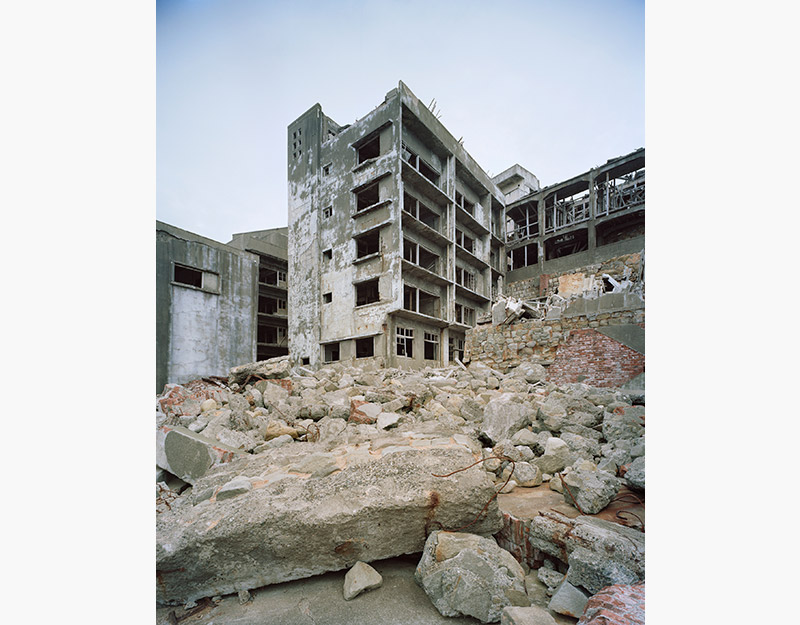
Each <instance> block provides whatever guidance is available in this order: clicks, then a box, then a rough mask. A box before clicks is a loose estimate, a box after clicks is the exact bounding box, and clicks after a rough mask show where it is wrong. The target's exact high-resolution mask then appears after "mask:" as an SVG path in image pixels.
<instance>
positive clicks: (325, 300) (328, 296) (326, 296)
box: [322, 293, 333, 304]
mask: <svg viewBox="0 0 800 625" xmlns="http://www.w3.org/2000/svg"><path fill="white" fill-rule="evenodd" d="M332 301H333V293H323V294H322V302H323V303H325V304H330V303H331V302H332Z"/></svg>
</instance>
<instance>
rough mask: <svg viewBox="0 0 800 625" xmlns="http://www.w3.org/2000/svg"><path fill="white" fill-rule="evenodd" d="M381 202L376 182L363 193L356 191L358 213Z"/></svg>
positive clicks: (363, 190)
mask: <svg viewBox="0 0 800 625" xmlns="http://www.w3.org/2000/svg"><path fill="white" fill-rule="evenodd" d="M379 201H380V193H379V189H378V183H377V182H375V183H373V184H371V185H369V186H368V187H366V188H364V189H362V190H361V191H356V212H358V211H362V210H364V209H365V208H369V207H370V206H372V205H373V204H377V203H378V202H379Z"/></svg>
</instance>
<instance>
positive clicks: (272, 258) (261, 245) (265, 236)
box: [228, 228, 289, 364]
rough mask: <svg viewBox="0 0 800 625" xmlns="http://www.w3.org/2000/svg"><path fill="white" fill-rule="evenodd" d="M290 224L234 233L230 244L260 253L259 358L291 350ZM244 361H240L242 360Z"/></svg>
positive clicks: (257, 353)
mask: <svg viewBox="0 0 800 625" xmlns="http://www.w3.org/2000/svg"><path fill="white" fill-rule="evenodd" d="M286 233H287V228H273V229H271V230H258V231H255V232H243V233H240V234H234V235H233V238H232V239H231V240H230V241H229V242H228V245H230V246H233V247H236V248H238V249H240V250H245V251H248V252H251V253H253V254H255V255H256V256H258V299H257V305H256V319H257V323H256V360H267V359H268V358H275V357H276V356H284V355H286V354H288V353H289V338H288V332H287V327H288V322H287V319H288V313H287V302H288V299H289V298H288V293H287V281H286V274H287V271H288V251H287V250H288V242H287V236H286ZM239 364H241V363H239Z"/></svg>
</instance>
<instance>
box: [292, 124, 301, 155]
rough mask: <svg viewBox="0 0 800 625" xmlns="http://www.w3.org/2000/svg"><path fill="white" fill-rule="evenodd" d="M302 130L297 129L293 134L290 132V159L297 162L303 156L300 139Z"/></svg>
mask: <svg viewBox="0 0 800 625" xmlns="http://www.w3.org/2000/svg"><path fill="white" fill-rule="evenodd" d="M302 134H303V130H302V128H298V129H297V130H295V131H294V132H292V158H294V159H295V160H297V159H298V158H300V156H301V155H302V154H303V149H302V146H303V139H302Z"/></svg>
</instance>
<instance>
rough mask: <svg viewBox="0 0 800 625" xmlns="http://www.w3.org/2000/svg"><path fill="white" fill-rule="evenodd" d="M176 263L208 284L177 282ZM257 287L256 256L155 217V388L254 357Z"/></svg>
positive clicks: (219, 372)
mask: <svg viewBox="0 0 800 625" xmlns="http://www.w3.org/2000/svg"><path fill="white" fill-rule="evenodd" d="M176 263H177V264H179V265H183V266H186V267H190V268H193V269H197V270H201V271H203V272H205V273H208V274H211V276H210V278H212V280H210V281H209V282H210V284H208V283H206V284H204V285H203V286H202V287H193V286H189V285H185V284H180V283H178V282H176V281H175V280H174V273H173V272H174V266H175V264H176ZM214 276H217V277H216V278H214ZM257 288H258V257H257V256H256V255H254V254H251V253H249V252H245V251H242V250H238V249H236V248H233V247H231V246H228V245H225V244H223V243H219V242H217V241H213V240H211V239H207V238H205V237H201V236H199V235H196V234H193V233H191V232H187V231H185V230H181V229H180V228H176V227H174V226H170V225H169V224H165V223H163V222H160V221H157V222H156V392H157V393H158V392H161V391H162V390H163V388H164V385H165V384H167V383H176V384H181V383H185V382H188V381H191V380H195V379H198V378H202V377H207V376H214V375H221V376H226V375H227V373H228V370H229V369H230V368H231V367H234V366H236V365H240V364H243V363H247V362H252V361H253V360H255V344H256V343H255V341H256V302H257V296H258V290H257Z"/></svg>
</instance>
